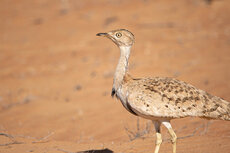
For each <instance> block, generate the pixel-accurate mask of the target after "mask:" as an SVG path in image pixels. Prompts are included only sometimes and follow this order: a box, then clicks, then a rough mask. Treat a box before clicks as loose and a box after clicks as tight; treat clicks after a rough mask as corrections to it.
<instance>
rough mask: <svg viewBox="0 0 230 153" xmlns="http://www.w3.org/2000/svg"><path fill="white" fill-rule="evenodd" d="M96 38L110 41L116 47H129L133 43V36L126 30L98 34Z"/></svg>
mask: <svg viewBox="0 0 230 153" xmlns="http://www.w3.org/2000/svg"><path fill="white" fill-rule="evenodd" d="M97 36H104V37H107V38H109V39H111V40H112V41H113V42H114V43H115V44H116V45H117V46H118V47H122V46H130V47H131V46H132V45H133V43H134V35H133V34H132V33H131V32H130V31H128V30H126V29H118V30H113V31H110V32H107V33H98V34H97Z"/></svg>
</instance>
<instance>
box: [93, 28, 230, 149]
mask: <svg viewBox="0 0 230 153" xmlns="http://www.w3.org/2000/svg"><path fill="white" fill-rule="evenodd" d="M96 36H103V37H107V38H109V39H110V40H112V41H113V42H114V43H115V44H116V45H117V46H118V47H119V49H120V58H119V61H118V64H117V67H116V70H115V74H114V78H113V86H112V92H111V96H112V97H114V96H115V97H116V98H117V99H119V100H120V101H121V103H122V105H123V106H124V107H125V109H126V110H127V111H129V112H130V113H132V114H133V115H136V116H139V117H142V118H145V119H148V120H151V121H152V122H153V124H154V127H155V131H156V141H155V150H154V153H158V152H159V149H160V145H161V143H162V136H161V130H160V127H161V125H164V126H165V127H166V128H167V130H168V132H169V135H170V137H171V143H172V152H173V153H176V140H177V136H176V134H175V132H174V130H173V128H172V126H171V123H170V121H171V120H172V119H178V118H185V117H200V118H204V119H209V120H210V119H216V120H226V121H230V103H229V102H228V101H226V100H224V99H222V98H220V97H217V96H213V95H211V94H209V93H207V92H206V91H204V90H201V89H198V88H196V87H194V86H193V85H191V84H189V83H186V82H184V81H180V80H178V79H175V78H171V77H143V78H135V77H133V76H131V75H130V74H129V73H128V64H129V62H128V61H129V56H130V52H131V48H132V46H133V44H134V40H135V38H134V35H133V34H132V33H131V32H130V31H129V30H126V29H117V30H112V31H109V32H105V33H98V34H96Z"/></svg>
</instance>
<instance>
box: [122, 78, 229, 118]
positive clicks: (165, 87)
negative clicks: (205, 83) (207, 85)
mask: <svg viewBox="0 0 230 153" xmlns="http://www.w3.org/2000/svg"><path fill="white" fill-rule="evenodd" d="M122 91H123V92H124V94H126V95H127V102H128V103H129V104H130V106H131V108H132V111H133V112H135V113H136V114H139V116H143V117H144V118H147V119H152V118H169V119H173V118H183V117H187V116H192V117H202V118H207V119H222V120H230V103H229V102H227V101H225V100H223V99H221V98H219V97H216V96H212V95H210V94H208V93H207V92H205V91H203V90H200V89H197V88H195V87H194V86H192V85H190V84H188V83H186V82H183V81H179V80H177V79H173V78H162V77H155V78H141V79H132V78H131V79H129V80H128V81H124V83H123V85H122Z"/></svg>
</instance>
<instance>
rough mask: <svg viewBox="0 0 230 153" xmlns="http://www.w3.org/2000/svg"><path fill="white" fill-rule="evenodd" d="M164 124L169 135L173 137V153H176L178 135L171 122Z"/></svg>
mask: <svg viewBox="0 0 230 153" xmlns="http://www.w3.org/2000/svg"><path fill="white" fill-rule="evenodd" d="M162 124H163V125H164V126H165V127H166V128H167V129H168V131H169V134H170V136H171V141H172V145H173V153H176V139H177V136H176V133H175V132H174V131H173V129H172V126H171V124H170V122H169V121H165V122H162Z"/></svg>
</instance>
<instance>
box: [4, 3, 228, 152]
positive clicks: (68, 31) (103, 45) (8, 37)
mask: <svg viewBox="0 0 230 153" xmlns="http://www.w3.org/2000/svg"><path fill="white" fill-rule="evenodd" d="M0 3H1V4H0V152H1V153H2V152H4V153H27V152H34V153H52V152H55V153H74V152H80V151H83V152H84V151H85V152H87V150H91V151H89V152H94V153H97V152H98V153H100V152H101V153H102V152H104V153H111V152H115V153H150V152H153V149H154V141H155V132H154V129H153V125H152V124H151V122H150V121H147V120H144V119H138V118H137V117H135V116H133V115H132V114H129V113H128V112H127V111H126V110H125V109H124V108H123V107H122V105H121V104H120V102H118V101H117V100H115V99H112V98H111V97H110V91H111V87H112V79H113V73H114V69H115V67H116V63H117V60H118V57H119V51H118V48H117V47H116V46H115V45H114V44H113V43H112V42H110V41H109V40H105V39H103V38H98V37H96V36H95V35H96V33H98V32H106V31H109V30H113V29H118V28H126V29H129V30H130V31H132V32H133V33H134V34H135V36H136V43H135V45H134V47H133V52H132V54H131V59H130V73H131V74H132V75H133V76H138V77H141V76H169V77H176V78H178V79H180V80H183V81H186V82H189V83H191V84H193V85H194V86H196V87H198V88H201V89H203V90H206V91H208V92H209V93H211V94H213V95H217V96H220V97H223V98H224V99H226V100H228V101H230V81H229V78H230V68H229V67H230V16H229V14H230V3H229V1H228V0H186V1H183V0H177V1H171V0H154V1H150V0H142V1H141V0H126V1H121V0H98V1H90V0H49V1H48V0H37V1H31V0H23V1H13V0H1V2H0ZM172 125H173V127H174V129H175V131H176V133H177V135H178V137H179V139H178V144H177V151H178V153H229V152H230V122H227V121H207V120H203V119H198V118H185V119H178V120H173V121H172ZM162 131H163V137H164V141H163V143H162V145H161V149H160V152H161V153H163V152H164V153H166V152H167V153H168V152H171V149H172V148H171V144H170V141H169V135H168V133H167V130H166V129H165V128H163V127H162Z"/></svg>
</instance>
